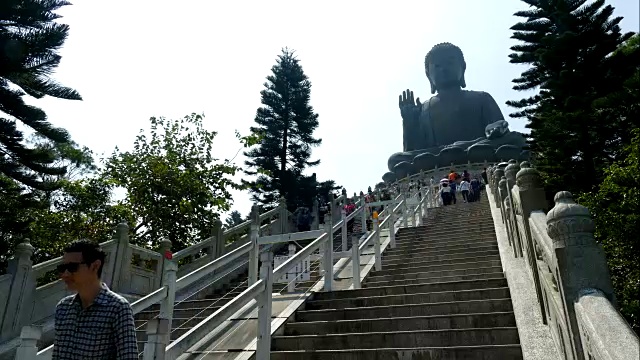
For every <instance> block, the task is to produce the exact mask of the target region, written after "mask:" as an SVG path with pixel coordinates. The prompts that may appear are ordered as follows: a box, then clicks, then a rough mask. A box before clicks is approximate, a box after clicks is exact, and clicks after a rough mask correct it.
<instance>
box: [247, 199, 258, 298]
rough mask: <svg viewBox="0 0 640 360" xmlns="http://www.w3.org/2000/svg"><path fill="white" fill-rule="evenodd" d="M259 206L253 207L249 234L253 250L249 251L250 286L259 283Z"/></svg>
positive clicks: (254, 205)
mask: <svg viewBox="0 0 640 360" xmlns="http://www.w3.org/2000/svg"><path fill="white" fill-rule="evenodd" d="M259 211H260V210H259V208H258V205H257V204H253V206H252V207H251V214H250V219H251V225H250V233H249V241H251V244H252V245H251V250H250V251H249V286H251V285H253V284H255V283H256V282H257V281H258V260H259V256H260V249H259V246H258V237H260V214H259Z"/></svg>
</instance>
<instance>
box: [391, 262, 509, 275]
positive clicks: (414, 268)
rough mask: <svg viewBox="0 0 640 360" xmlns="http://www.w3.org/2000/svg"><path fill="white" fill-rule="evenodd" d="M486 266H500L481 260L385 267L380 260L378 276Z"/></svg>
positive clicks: (414, 263) (497, 263)
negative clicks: (380, 268) (380, 265)
mask: <svg viewBox="0 0 640 360" xmlns="http://www.w3.org/2000/svg"><path fill="white" fill-rule="evenodd" d="M487 266H500V260H499V259H498V260H482V261H477V262H473V261H470V262H466V263H451V264H449V263H444V264H437V265H433V264H431V263H430V262H428V261H426V262H412V263H407V264H405V265H394V266H385V265H384V259H383V260H382V270H381V271H379V272H378V275H389V274H396V273H399V272H423V271H437V270H458V269H470V268H475V267H487Z"/></svg>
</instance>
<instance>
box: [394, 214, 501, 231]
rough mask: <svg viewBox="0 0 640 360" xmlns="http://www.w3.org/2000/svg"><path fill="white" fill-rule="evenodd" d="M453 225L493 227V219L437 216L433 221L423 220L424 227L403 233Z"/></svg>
mask: <svg viewBox="0 0 640 360" xmlns="http://www.w3.org/2000/svg"><path fill="white" fill-rule="evenodd" d="M451 225H456V226H460V225H470V226H493V219H491V218H489V219H487V218H485V217H484V216H478V217H467V216H464V217H456V216H437V217H435V218H431V219H425V218H423V219H422V225H419V226H412V227H407V228H403V232H407V233H414V232H421V231H424V230H425V229H426V230H429V229H437V228H443V229H444V228H446V227H448V226H451Z"/></svg>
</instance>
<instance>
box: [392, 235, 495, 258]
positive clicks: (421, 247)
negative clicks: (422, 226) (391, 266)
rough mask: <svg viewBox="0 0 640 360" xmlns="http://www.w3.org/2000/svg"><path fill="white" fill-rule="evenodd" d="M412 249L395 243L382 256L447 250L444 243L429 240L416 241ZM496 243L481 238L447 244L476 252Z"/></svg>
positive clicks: (425, 253) (460, 249)
mask: <svg viewBox="0 0 640 360" xmlns="http://www.w3.org/2000/svg"><path fill="white" fill-rule="evenodd" d="M414 244H415V246H414V247H413V250H412V248H411V247H409V246H403V247H399V246H397V245H396V247H394V248H390V247H387V249H386V250H385V252H384V255H383V256H407V255H413V254H419V256H425V255H428V253H429V252H432V251H438V252H442V251H447V250H448V248H447V247H446V246H447V244H446V243H430V242H420V241H416V242H415V243H414ZM442 244H445V247H444V249H441V248H442V246H441V245H442ZM497 245H498V243H497V242H496V241H495V240H483V239H477V240H476V239H474V240H473V241H471V242H470V241H466V243H465V242H463V243H461V244H460V245H456V244H454V243H452V244H449V245H448V246H449V247H450V246H461V248H454V249H453V250H457V252H458V253H460V252H476V251H487V250H490V249H492V248H496V246H497Z"/></svg>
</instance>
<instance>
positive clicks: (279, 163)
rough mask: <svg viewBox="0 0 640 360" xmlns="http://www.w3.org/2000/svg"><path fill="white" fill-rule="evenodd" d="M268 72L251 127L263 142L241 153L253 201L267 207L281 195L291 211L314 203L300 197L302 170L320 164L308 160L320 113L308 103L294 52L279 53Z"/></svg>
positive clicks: (317, 141)
mask: <svg viewBox="0 0 640 360" xmlns="http://www.w3.org/2000/svg"><path fill="white" fill-rule="evenodd" d="M271 72H272V74H271V75H269V76H267V81H266V82H265V83H264V87H265V89H264V90H262V91H261V92H260V95H261V98H262V105H263V106H262V107H260V108H258V110H257V112H256V117H255V122H256V125H255V126H253V127H251V132H252V133H253V134H260V135H261V137H262V143H261V144H260V145H258V146H257V147H255V148H253V149H251V150H250V151H248V152H246V153H245V156H246V157H247V158H248V160H247V161H246V162H245V164H246V165H247V167H248V169H247V170H245V171H246V173H247V174H248V175H255V176H256V179H255V180H253V181H250V182H247V184H248V185H249V187H250V190H251V192H252V194H253V200H254V201H257V202H259V203H261V204H263V205H266V206H270V205H273V204H275V202H276V201H277V200H278V197H280V196H284V197H285V198H286V199H287V203H288V205H289V207H290V208H295V207H297V206H302V205H305V204H308V203H309V202H310V201H312V199H301V198H300V196H301V194H302V193H304V192H303V191H301V190H302V189H300V187H301V186H303V185H304V184H307V183H309V181H308V180H309V179H308V177H307V176H305V175H304V174H303V171H304V170H305V169H306V168H308V167H311V166H316V165H318V164H319V163H320V160H310V159H311V149H312V148H313V147H315V146H318V145H320V143H321V142H322V140H321V139H317V138H314V137H313V132H314V131H315V129H316V128H317V127H318V114H316V113H315V112H314V110H313V107H312V106H311V105H310V104H309V100H310V97H311V82H310V81H309V78H308V77H307V76H306V75H305V73H304V71H303V70H302V66H300V60H298V58H297V57H296V56H295V54H294V51H293V50H290V49H288V48H285V49H283V50H282V54H280V55H278V58H277V60H276V64H275V65H274V66H273V67H272V68H271ZM314 186H315V185H314Z"/></svg>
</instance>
